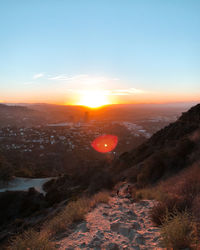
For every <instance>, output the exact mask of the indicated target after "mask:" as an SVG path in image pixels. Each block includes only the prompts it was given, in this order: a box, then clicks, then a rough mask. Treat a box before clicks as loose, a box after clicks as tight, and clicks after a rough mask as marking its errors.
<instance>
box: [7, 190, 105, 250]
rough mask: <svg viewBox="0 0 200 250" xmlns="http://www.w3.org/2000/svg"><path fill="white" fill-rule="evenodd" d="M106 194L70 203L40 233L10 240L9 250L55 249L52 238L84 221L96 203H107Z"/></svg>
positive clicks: (29, 232) (31, 232) (34, 232)
mask: <svg viewBox="0 0 200 250" xmlns="http://www.w3.org/2000/svg"><path fill="white" fill-rule="evenodd" d="M108 200H109V193H108V192H99V193H97V194H95V195H94V196H93V197H91V198H80V199H78V200H77V201H72V202H70V203H68V205H67V206H66V207H65V208H64V209H63V210H62V211H61V212H60V213H58V214H57V215H56V216H55V217H53V218H52V219H51V220H50V221H48V222H46V223H45V224H44V225H43V228H42V229H41V231H40V232H37V231H35V230H28V231H26V232H24V233H23V234H22V235H19V236H17V237H15V238H13V239H12V241H11V245H10V247H9V248H8V249H9V250H11V249H12V250H27V249H29V250H51V249H55V246H54V244H53V243H52V241H51V240H52V239H53V237H54V236H55V235H56V234H57V233H60V232H62V231H65V230H67V228H69V226H70V225H71V224H72V223H74V222H77V221H81V220H83V219H84V216H85V215H86V214H87V213H88V212H89V211H90V209H92V208H94V207H95V206H96V205H97V204H98V203H107V202H108Z"/></svg>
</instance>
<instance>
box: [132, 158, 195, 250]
mask: <svg viewBox="0 0 200 250" xmlns="http://www.w3.org/2000/svg"><path fill="white" fill-rule="evenodd" d="M133 195H134V197H135V198H136V199H155V200H157V201H158V203H156V204H155V206H154V207H153V209H152V210H151V213H150V216H151V219H152V221H153V222H154V224H155V225H157V226H161V229H162V237H163V243H164V245H165V246H166V247H168V248H173V249H181V248H187V247H192V246H194V244H197V241H198V240H197V238H198V234H199V233H198V231H199V221H200V214H199V211H200V163H199V162H198V163H196V164H194V165H193V166H191V167H190V168H188V169H185V170H183V171H182V173H179V174H178V175H176V176H174V177H171V178H169V179H167V180H165V181H162V182H161V183H160V184H158V185H156V186H154V187H149V188H144V189H140V190H136V191H135V193H134V194H133ZM191 218H193V219H191ZM197 245H198V244H197Z"/></svg>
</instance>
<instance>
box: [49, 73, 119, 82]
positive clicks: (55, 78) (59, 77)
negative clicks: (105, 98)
mask: <svg viewBox="0 0 200 250" xmlns="http://www.w3.org/2000/svg"><path fill="white" fill-rule="evenodd" d="M48 79H49V80H53V81H64V82H66V83H73V84H81V85H96V84H103V83H104V84H105V83H109V82H111V81H112V82H113V81H118V80H119V79H118V78H109V77H103V76H90V75H87V74H80V75H75V76H67V75H64V74H61V75H56V76H53V77H52V76H51V77H49V78H48Z"/></svg>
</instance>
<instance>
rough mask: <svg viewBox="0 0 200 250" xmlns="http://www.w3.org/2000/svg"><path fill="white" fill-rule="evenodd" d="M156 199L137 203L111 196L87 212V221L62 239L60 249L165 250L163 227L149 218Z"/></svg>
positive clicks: (59, 244) (59, 243)
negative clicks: (162, 242)
mask: <svg viewBox="0 0 200 250" xmlns="http://www.w3.org/2000/svg"><path fill="white" fill-rule="evenodd" d="M153 204H154V201H151V200H143V201H140V202H136V203H133V202H132V201H131V200H130V199H127V198H124V197H117V196H114V197H111V198H110V200H109V203H108V204H99V205H98V206H97V207H96V208H95V209H94V210H92V211H91V212H90V213H88V214H87V215H86V219H85V221H84V222H81V223H80V224H78V225H77V226H76V227H75V229H74V231H73V232H72V233H71V234H70V235H69V236H68V237H66V238H64V239H62V240H60V241H59V242H57V243H58V245H57V246H58V249H96V250H97V249H106V250H107V249H110V250H117V249H163V248H161V247H160V241H159V238H160V233H159V228H157V227H154V226H153V225H152V222H151V220H150V218H149V210H150V209H151V207H152V206H153Z"/></svg>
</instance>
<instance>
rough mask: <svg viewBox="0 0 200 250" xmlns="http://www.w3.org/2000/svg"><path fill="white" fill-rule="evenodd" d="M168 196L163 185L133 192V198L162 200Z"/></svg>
mask: <svg viewBox="0 0 200 250" xmlns="http://www.w3.org/2000/svg"><path fill="white" fill-rule="evenodd" d="M165 197H166V194H165V193H164V192H163V189H162V188H161V187H159V186H158V187H156V188H143V189H139V190H136V191H135V193H134V194H133V198H135V199H136V200H141V199H149V200H157V201H162V200H164V199H165Z"/></svg>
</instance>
